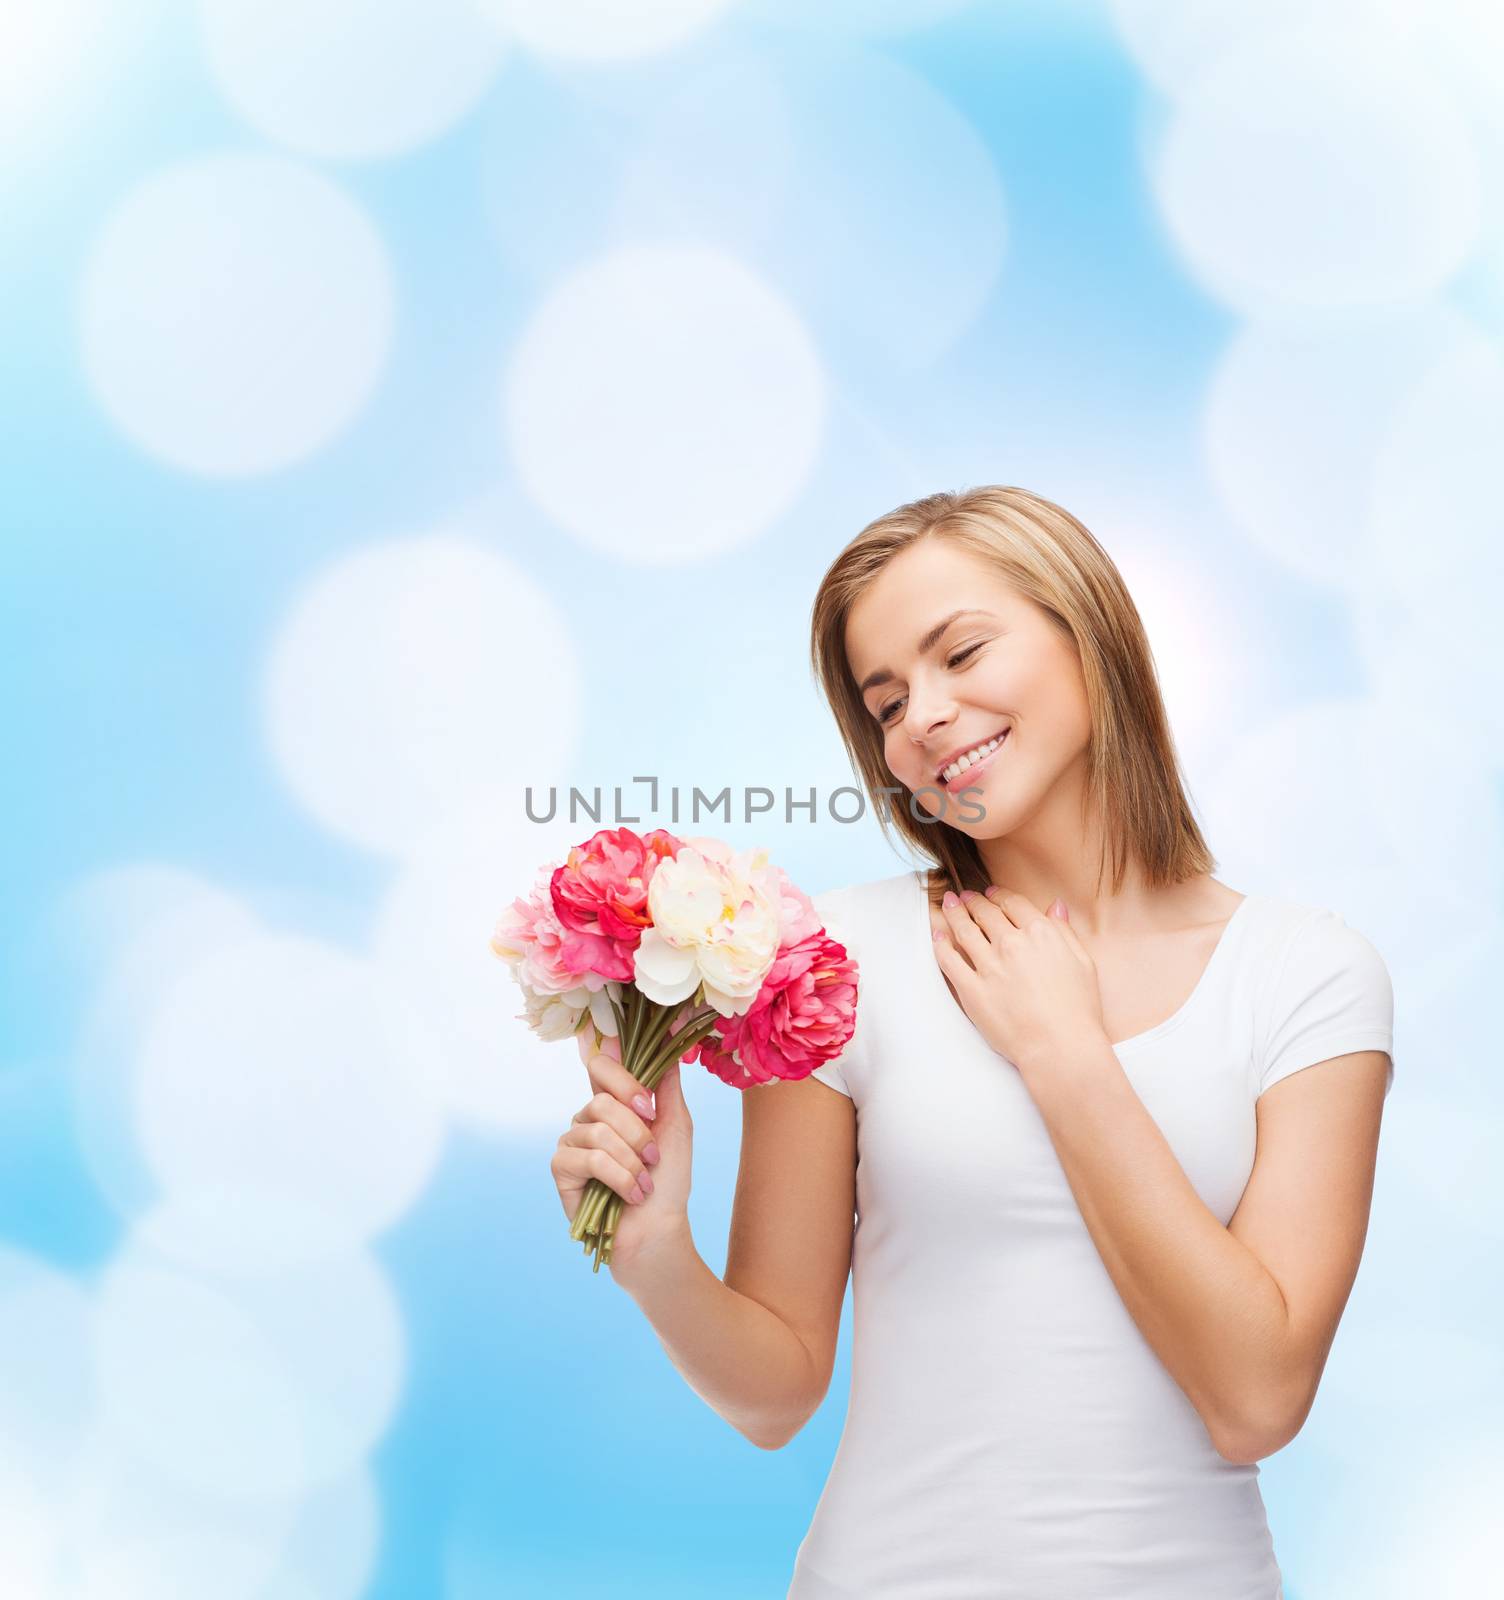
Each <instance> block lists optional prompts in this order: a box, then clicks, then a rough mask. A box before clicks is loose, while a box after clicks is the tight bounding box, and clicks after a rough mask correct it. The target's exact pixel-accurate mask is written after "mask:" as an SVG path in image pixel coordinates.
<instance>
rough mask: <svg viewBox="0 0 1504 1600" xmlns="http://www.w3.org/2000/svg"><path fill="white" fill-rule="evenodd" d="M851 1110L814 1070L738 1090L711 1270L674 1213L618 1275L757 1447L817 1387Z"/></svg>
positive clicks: (837, 1275) (824, 1353)
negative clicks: (716, 1259)
mask: <svg viewBox="0 0 1504 1600" xmlns="http://www.w3.org/2000/svg"><path fill="white" fill-rule="evenodd" d="M856 1160H857V1154H856V1112H855V1109H854V1107H853V1104H852V1101H851V1100H850V1099H849V1098H848V1097H847V1096H846V1095H844V1094H841V1093H839V1092H838V1091H836V1090H835V1089H832V1088H830V1087H829V1086H828V1085H826V1084H824V1083H821V1082H820V1081H819V1080H818V1079H815V1078H807V1079H802V1080H799V1081H791V1082H788V1083H768V1084H761V1085H758V1086H757V1087H754V1088H750V1089H744V1090H743V1091H742V1147H741V1163H740V1167H739V1169H738V1173H737V1183H736V1197H735V1200H734V1203H733V1205H732V1211H731V1236H730V1239H729V1240H728V1242H727V1247H726V1273H725V1278H724V1280H723V1279H721V1278H718V1277H716V1275H715V1273H714V1272H712V1271H711V1269H710V1267H709V1266H708V1265H707V1264H706V1262H705V1261H704V1260H703V1258H702V1257H701V1256H700V1253H699V1251H698V1250H696V1248H695V1245H694V1241H693V1239H692V1238H691V1237H690V1232H689V1227H688V1224H687V1222H686V1224H685V1226H684V1227H683V1228H681V1229H677V1230H675V1232H674V1233H673V1234H672V1235H670V1236H669V1237H668V1238H667V1240H666V1241H665V1242H664V1243H663V1244H662V1246H661V1247H660V1246H659V1245H656V1244H655V1246H654V1247H653V1250H652V1251H651V1253H648V1254H644V1255H639V1256H637V1257H634V1258H633V1260H632V1262H631V1264H630V1266H628V1267H623V1268H620V1269H618V1268H615V1267H613V1268H612V1269H611V1270H612V1274H613V1276H614V1277H615V1278H616V1280H617V1282H618V1283H620V1284H621V1286H622V1287H623V1288H624V1289H625V1290H626V1291H627V1293H628V1294H630V1295H631V1296H632V1298H633V1299H634V1300H635V1301H636V1302H637V1304H638V1306H639V1308H640V1309H641V1310H642V1312H643V1314H644V1315H645V1316H646V1317H647V1319H648V1321H649V1322H651V1323H652V1324H653V1327H654V1329H655V1330H656V1332H657V1334H658V1337H659V1339H660V1340H661V1341H662V1344H663V1348H664V1350H665V1351H666V1352H667V1353H668V1357H669V1359H670V1360H671V1361H672V1362H673V1363H674V1365H675V1366H676V1367H677V1368H678V1369H679V1372H680V1374H681V1376H682V1377H683V1378H684V1381H685V1382H686V1383H687V1384H688V1385H689V1386H690V1388H691V1389H693V1390H694V1392H695V1393H696V1394H697V1395H699V1396H700V1398H701V1399H702V1400H703V1401H705V1403H706V1404H707V1405H708V1406H710V1407H711V1408H712V1410H714V1411H716V1412H718V1413H719V1414H720V1415H721V1416H722V1417H724V1418H725V1419H726V1421H727V1422H729V1423H730V1424H731V1425H732V1427H734V1428H736V1429H737V1430H738V1432H740V1433H741V1434H743V1435H744V1436H745V1437H746V1438H748V1439H750V1440H751V1441H752V1443H753V1444H755V1445H758V1446H759V1447H760V1448H762V1449H764V1450H777V1449H779V1448H781V1447H782V1446H783V1445H785V1444H787V1443H788V1441H789V1440H790V1439H791V1438H793V1436H794V1435H795V1434H796V1433H798V1431H799V1430H800V1428H802V1427H803V1426H804V1424H805V1423H806V1422H807V1421H808V1420H809V1419H810V1417H811V1416H812V1415H813V1414H814V1413H815V1411H816V1410H818V1409H819V1406H820V1402H821V1401H822V1400H823V1399H824V1398H825V1395H826V1392H827V1391H828V1389H829V1388H830V1378H831V1371H832V1368H833V1367H834V1364H835V1355H836V1341H837V1338H838V1335H839V1333H840V1325H841V1305H842V1302H843V1300H844V1298H845V1294H846V1282H847V1279H848V1278H849V1276H850V1273H851V1255H852V1244H853V1225H854V1220H855V1202H856Z"/></svg>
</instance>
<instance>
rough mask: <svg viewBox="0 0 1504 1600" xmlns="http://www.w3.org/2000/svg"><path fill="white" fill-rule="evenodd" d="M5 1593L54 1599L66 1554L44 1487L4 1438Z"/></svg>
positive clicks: (28, 1599) (0, 1496) (0, 1564)
mask: <svg viewBox="0 0 1504 1600" xmlns="http://www.w3.org/2000/svg"><path fill="white" fill-rule="evenodd" d="M0 1506H3V1507H4V1508H5V1515H4V1516H3V1517H0V1594H3V1595H4V1596H5V1600H55V1597H56V1596H57V1595H58V1594H59V1592H60V1590H59V1582H60V1578H61V1572H60V1566H61V1557H62V1554H63V1547H62V1539H61V1532H60V1529H59V1527H58V1524H57V1518H56V1515H55V1514H54V1512H53V1510H52V1508H51V1506H50V1505H49V1504H48V1500H47V1497H46V1495H45V1493H44V1492H43V1490H42V1489H40V1488H39V1487H38V1485H37V1484H36V1483H35V1482H34V1481H33V1480H32V1478H31V1477H30V1475H29V1474H28V1473H27V1471H26V1470H25V1468H24V1466H22V1465H21V1464H20V1463H18V1462H17V1461H16V1460H15V1459H13V1458H12V1456H11V1455H10V1452H9V1450H8V1448H7V1447H6V1443H5V1441H4V1439H3V1438H0Z"/></svg>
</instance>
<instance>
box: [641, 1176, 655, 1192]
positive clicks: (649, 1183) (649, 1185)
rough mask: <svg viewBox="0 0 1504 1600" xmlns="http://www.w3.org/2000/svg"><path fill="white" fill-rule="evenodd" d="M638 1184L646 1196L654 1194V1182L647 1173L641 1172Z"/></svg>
mask: <svg viewBox="0 0 1504 1600" xmlns="http://www.w3.org/2000/svg"><path fill="white" fill-rule="evenodd" d="M637 1184H638V1187H639V1188H640V1189H641V1190H642V1192H643V1193H644V1194H651V1193H652V1192H653V1180H652V1179H651V1178H650V1177H649V1176H648V1175H647V1173H645V1172H639V1173H638V1174H637Z"/></svg>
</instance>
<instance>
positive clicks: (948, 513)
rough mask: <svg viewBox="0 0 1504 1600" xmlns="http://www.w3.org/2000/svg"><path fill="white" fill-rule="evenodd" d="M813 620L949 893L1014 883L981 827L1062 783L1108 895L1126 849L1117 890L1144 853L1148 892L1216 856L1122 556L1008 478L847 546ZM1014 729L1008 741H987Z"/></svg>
mask: <svg viewBox="0 0 1504 1600" xmlns="http://www.w3.org/2000/svg"><path fill="white" fill-rule="evenodd" d="M958 599H964V600H965V602H966V603H965V604H962V605H957V604H956V601H957V600H958ZM919 619H922V620H919ZM811 632H812V640H811V652H812V659H813V663H814V668H815V672H816V674H817V676H818V678H819V681H820V684H821V687H822V689H823V691H824V693H825V696H826V698H827V699H828V701H829V702H830V704H831V707H832V709H833V710H834V712H835V716H836V722H837V725H838V726H839V729H840V732H841V737H842V739H843V741H844V743H845V745H846V748H847V750H848V752H849V753H850V755H851V758H852V760H853V762H854V763H855V765H856V766H857V769H858V770H859V771H860V772H861V774H862V776H863V778H864V779H865V781H866V785H867V789H868V792H869V793H870V794H872V795H873V796H874V797H875V798H874V802H873V803H874V806H875V807H876V810H877V815H878V820H879V823H880V825H881V826H882V827H883V829H884V831H885V832H888V833H889V834H890V836H891V835H892V834H894V833H896V834H897V835H898V836H900V838H902V839H903V840H904V841H905V842H907V843H908V844H910V845H913V846H916V847H918V849H919V850H920V851H921V852H922V853H923V854H924V855H926V856H928V857H931V858H932V859H934V860H935V862H936V864H937V867H938V869H939V871H938V873H937V886H936V889H935V895H934V898H935V900H936V903H938V901H939V897H940V894H941V893H943V891H944V889H945V888H946V887H949V888H952V889H954V890H955V891H957V892H958V893H959V892H960V891H961V890H963V889H974V890H977V891H978V892H980V891H981V890H983V889H985V888H986V887H987V885H988V884H989V883H991V882H997V881H1000V879H999V877H998V876H997V874H996V873H995V872H992V871H989V863H988V861H987V860H986V859H985V858H984V854H983V851H982V849H981V847H980V840H981V838H982V837H984V836H988V837H996V836H998V835H1000V834H1002V833H1005V832H1008V831H1010V830H1011V828H1012V827H1013V826H1014V825H1015V824H1016V822H1017V821H1018V820H1021V819H1022V818H1023V817H1025V816H1026V815H1028V814H1029V813H1030V811H1031V810H1032V809H1033V808H1034V807H1036V806H1037V805H1038V803H1039V802H1040V801H1041V800H1042V798H1043V797H1044V796H1045V795H1047V794H1053V796H1054V799H1055V801H1056V803H1057V804H1058V803H1059V802H1060V801H1061V800H1063V799H1067V798H1068V799H1069V801H1070V803H1071V805H1072V806H1073V807H1074V808H1075V815H1076V817H1077V818H1078V819H1081V825H1084V826H1086V828H1087V833H1086V844H1087V846H1088V848H1089V849H1090V850H1091V852H1092V854H1093V856H1094V858H1095V860H1096V863H1097V874H1098V875H1097V878H1096V880H1095V882H1094V884H1093V891H1094V892H1100V891H1101V889H1102V886H1103V875H1104V874H1105V873H1106V871H1107V863H1108V860H1109V857H1110V859H1111V878H1110V882H1109V885H1108V893H1110V894H1117V893H1119V892H1120V891H1121V890H1122V889H1123V886H1124V883H1125V881H1126V879H1127V877H1128V874H1129V873H1130V871H1131V870H1133V868H1134V866H1135V864H1137V865H1138V866H1139V867H1140V868H1141V870H1142V875H1143V885H1144V887H1145V888H1146V889H1147V890H1150V891H1152V890H1155V889H1160V888H1164V887H1168V886H1173V885H1177V884H1181V883H1184V882H1186V881H1187V880H1195V879H1197V878H1198V877H1202V876H1204V875H1205V874H1207V873H1209V872H1210V871H1211V869H1212V867H1213V866H1214V865H1215V860H1214V858H1213V856H1212V854H1211V852H1210V850H1209V849H1208V848H1207V845H1206V841H1205V840H1204V839H1203V837H1202V835H1201V831H1200V828H1199V827H1198V826H1197V823H1196V819H1195V816H1194V814H1193V812H1192V808H1191V804H1190V801H1189V799H1188V797H1187V795H1186V792H1185V788H1184V785H1183V783H1182V780H1181V776H1180V771H1179V764H1178V761H1177V758H1176V753H1175V746H1174V740H1173V738H1172V736H1171V732H1170V726H1169V720H1168V718H1167V716H1166V714H1165V710H1164V705H1163V702H1162V700H1161V698H1160V693H1159V683H1158V677H1157V674H1156V672H1155V667H1154V658H1153V654H1152V652H1151V651H1150V648H1149V644H1148V640H1147V638H1146V636H1145V634H1144V629H1143V624H1142V622H1141V620H1140V618H1139V614H1138V610H1137V608H1136V607H1135V606H1134V603H1133V599H1132V597H1131V596H1130V594H1129V593H1128V590H1127V588H1126V586H1125V585H1124V583H1123V580H1122V578H1121V576H1120V574H1119V573H1118V570H1117V568H1116V566H1115V565H1114V564H1113V562H1112V559H1111V557H1110V556H1109V555H1108V554H1107V552H1106V551H1105V550H1104V549H1103V548H1102V546H1101V545H1100V544H1099V543H1098V542H1097V540H1096V539H1095V538H1094V537H1093V536H1092V534H1091V533H1090V532H1089V531H1088V530H1087V529H1086V528H1085V527H1083V526H1082V525H1081V523H1080V522H1078V521H1077V520H1076V519H1075V518H1074V517H1073V516H1071V515H1070V513H1069V512H1067V511H1065V510H1063V509H1062V508H1061V507H1059V506H1057V505H1054V504H1053V503H1052V502H1050V501H1048V500H1044V499H1042V498H1041V497H1039V496H1038V495H1034V494H1031V493H1029V491H1027V490H1025V489H1018V488H1008V487H1001V486H987V487H983V488H978V489H971V490H968V491H966V492H964V493H961V494H937V495H931V496H929V497H928V498H927V499H924V500H919V501H915V502H913V503H912V504H910V505H906V506H901V507H899V508H898V509H897V510H896V511H893V512H890V513H889V514H888V515H887V516H885V517H882V518H880V519H879V520H878V521H876V522H874V523H872V524H870V525H869V526H868V527H867V528H865V529H863V531H862V532H861V533H860V534H859V535H858V536H857V537H856V538H855V539H854V540H852V542H851V543H850V544H849V545H848V546H847V548H846V549H845V550H843V551H842V552H841V554H840V556H839V557H838V558H837V560H836V561H835V563H834V564H833V565H832V566H831V568H830V570H829V571H828V572H827V573H826V575H825V577H824V579H823V581H822V583H821V585H820V590H819V594H818V596H817V598H816V601H815V606H814V614H813V618H812V626H811ZM1000 735H1001V736H1004V737H1005V739H1006V743H1005V744H1004V745H1002V746H1000V747H999V748H1000V749H1001V750H1002V752H1003V753H1002V756H1001V758H999V757H998V754H997V752H996V751H993V752H992V754H991V756H990V757H989V756H987V755H981V756H978V755H977V751H978V749H979V747H980V748H983V749H985V747H986V746H988V745H989V743H990V741H991V740H992V739H994V738H995V737H998V736H1000ZM958 761H961V762H964V765H963V766H962V769H961V771H960V772H959V773H957V772H954V771H952V770H951V768H952V765H953V764H954V763H957V762H958ZM894 778H897V779H898V781H899V784H900V785H901V786H902V788H901V790H900V791H899V792H898V793H896V794H895V793H894V792H893V788H892V780H893V779H894ZM885 786H886V788H885ZM973 788H975V789H976V790H977V794H976V796H975V797H974V799H972V800H971V801H970V802H967V801H965V800H963V798H962V797H963V796H965V795H967V794H968V792H969V791H970V790H972V789H973ZM979 813H980V814H979ZM989 818H990V819H992V820H991V821H990V822H988V820H987V819H989ZM1005 819H1011V820H1005ZM941 821H943V822H945V823H947V824H949V826H945V827H939V826H936V823H937V822H941ZM1093 823H1094V824H1095V825H1093ZM992 865H993V866H994V867H996V866H997V865H998V863H997V862H996V861H994V862H993V863H992ZM1074 876H1075V875H1073V877H1074ZM1015 886H1016V887H1019V888H1022V889H1024V890H1025V892H1029V891H1031V890H1032V889H1033V888H1034V887H1035V884H1034V883H1032V882H1021V881H1016V880H1015ZM1040 887H1043V885H1040ZM1055 887H1058V885H1055V886H1052V887H1051V889H1050V892H1051V893H1053V892H1054V888H1055ZM1046 898H1048V896H1046ZM1210 904H1211V902H1208V905H1210Z"/></svg>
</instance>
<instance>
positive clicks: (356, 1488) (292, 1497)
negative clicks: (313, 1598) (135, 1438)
mask: <svg viewBox="0 0 1504 1600" xmlns="http://www.w3.org/2000/svg"><path fill="white" fill-rule="evenodd" d="M58 1506H59V1518H60V1523H61V1526H62V1529H63V1532H64V1536H65V1540H66V1550H67V1555H68V1558H69V1560H70V1561H71V1563H72V1567H73V1570H74V1572H75V1573H76V1575H77V1581H76V1585H75V1587H74V1588H72V1589H69V1590H68V1591H66V1592H67V1594H68V1596H69V1600H160V1597H161V1596H163V1595H169V1594H181V1595H200V1594H202V1595H210V1594H212V1595H213V1596H214V1597H215V1600H265V1597H267V1596H269V1595H276V1596H279V1597H280V1596H282V1595H283V1594H286V1593H291V1592H299V1593H301V1592H303V1586H304V1585H308V1584H310V1583H311V1584H312V1585H313V1592H314V1593H316V1594H317V1595H318V1596H319V1597H320V1600H355V1596H357V1595H359V1594H360V1593H361V1592H362V1591H363V1589H364V1587H365V1584H366V1582H367V1581H368V1579H369V1575H370V1572H371V1569H372V1566H373V1562H374V1558H375V1553H376V1546H377V1542H378V1538H379V1533H380V1527H379V1510H378V1507H377V1506H376V1503H375V1493H374V1488H373V1485H372V1483H371V1475H370V1468H369V1464H368V1462H366V1461H361V1462H360V1463H359V1464H357V1465H356V1466H354V1467H352V1469H351V1470H350V1471H348V1472H347V1473H345V1474H344V1475H342V1476H341V1477H339V1478H337V1479H334V1480H331V1481H330V1482H329V1483H327V1484H325V1485H322V1486H320V1487H317V1488H315V1489H313V1490H312V1491H310V1492H308V1493H302V1492H293V1493H290V1494H281V1495H277V1494H270V1495H256V1496H254V1497H248V1496H236V1495H229V1496H226V1495H223V1494H218V1495H217V1494H215V1493H213V1492H212V1491H211V1490H210V1488H208V1487H206V1486H204V1485H198V1484H187V1483H184V1482H182V1481H181V1479H180V1478H175V1477H172V1476H170V1475H168V1474H165V1473H163V1472H162V1471H161V1469H160V1468H159V1467H158V1466H156V1465H154V1464H153V1463H152V1461H150V1460H148V1459H146V1458H144V1457H143V1456H141V1455H139V1454H137V1453H136V1452H135V1451H134V1450H133V1449H132V1448H131V1446H130V1443H129V1441H128V1440H127V1439H125V1438H124V1437H122V1436H121V1435H120V1434H118V1433H116V1432H112V1431H110V1430H108V1429H106V1428H96V1429H95V1430H94V1431H93V1433H92V1434H91V1436H90V1438H89V1440H88V1442H87V1444H86V1446H85V1449H84V1450H83V1452H82V1453H81V1456H80V1462H79V1469H78V1471H77V1472H76V1474H75V1475H74V1479H73V1481H72V1483H71V1484H70V1486H69V1489H68V1492H67V1495H66V1497H65V1498H64V1499H62V1500H60V1501H59V1502H58Z"/></svg>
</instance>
